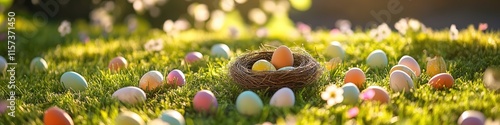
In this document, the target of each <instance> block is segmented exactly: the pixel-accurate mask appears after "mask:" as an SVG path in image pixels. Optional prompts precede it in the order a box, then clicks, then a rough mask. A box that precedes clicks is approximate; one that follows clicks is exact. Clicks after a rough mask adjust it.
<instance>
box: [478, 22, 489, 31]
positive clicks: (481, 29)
mask: <svg viewBox="0 0 500 125" xmlns="http://www.w3.org/2000/svg"><path fill="white" fill-rule="evenodd" d="M486 29H488V24H487V23H479V26H478V30H479V31H485V30H486Z"/></svg>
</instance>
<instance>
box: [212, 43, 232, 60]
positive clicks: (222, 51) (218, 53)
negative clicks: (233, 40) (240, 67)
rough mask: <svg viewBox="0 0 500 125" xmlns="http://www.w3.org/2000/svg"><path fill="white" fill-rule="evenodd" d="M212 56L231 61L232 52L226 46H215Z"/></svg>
mask: <svg viewBox="0 0 500 125" xmlns="http://www.w3.org/2000/svg"><path fill="white" fill-rule="evenodd" d="M212 56H215V57H222V58H226V59H229V57H230V56H231V51H230V50H229V46H227V45H226V44H215V45H213V46H212Z"/></svg>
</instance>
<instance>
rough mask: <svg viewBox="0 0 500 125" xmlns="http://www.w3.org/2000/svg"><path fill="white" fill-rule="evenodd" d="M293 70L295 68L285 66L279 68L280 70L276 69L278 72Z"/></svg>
mask: <svg viewBox="0 0 500 125" xmlns="http://www.w3.org/2000/svg"><path fill="white" fill-rule="evenodd" d="M294 69H295V67H292V66H285V67H281V68H280V69H278V71H292V70H294Z"/></svg>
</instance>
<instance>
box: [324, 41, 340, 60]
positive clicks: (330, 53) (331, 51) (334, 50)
mask: <svg viewBox="0 0 500 125" xmlns="http://www.w3.org/2000/svg"><path fill="white" fill-rule="evenodd" d="M325 55H326V56H327V57H330V58H336V57H338V58H340V59H341V60H343V59H344V57H345V50H344V48H342V45H340V43H339V42H338V41H333V42H331V43H330V45H328V47H327V48H326V50H325Z"/></svg>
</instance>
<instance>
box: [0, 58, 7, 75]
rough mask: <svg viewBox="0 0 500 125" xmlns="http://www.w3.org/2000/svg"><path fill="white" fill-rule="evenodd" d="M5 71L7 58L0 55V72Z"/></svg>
mask: <svg viewBox="0 0 500 125" xmlns="http://www.w3.org/2000/svg"><path fill="white" fill-rule="evenodd" d="M5 71H7V60H5V58H3V56H0V74H3V73H4V72H5Z"/></svg>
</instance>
